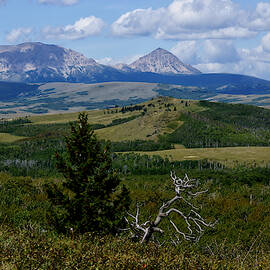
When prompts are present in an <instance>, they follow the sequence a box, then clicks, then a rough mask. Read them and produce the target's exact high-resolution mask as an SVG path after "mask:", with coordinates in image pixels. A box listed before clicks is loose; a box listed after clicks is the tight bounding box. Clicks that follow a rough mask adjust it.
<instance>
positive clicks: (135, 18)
mask: <svg viewBox="0 0 270 270" xmlns="http://www.w3.org/2000/svg"><path fill="white" fill-rule="evenodd" d="M163 14H164V9H157V10H152V8H148V9H136V10H134V11H131V12H128V13H125V14H124V15H122V16H121V17H120V18H119V19H118V20H116V21H115V22H114V23H113V24H112V32H113V34H115V35H119V36H130V35H142V36H144V35H151V33H152V32H155V31H156V28H157V26H158V25H159V23H160V21H161V18H162V17H163Z"/></svg>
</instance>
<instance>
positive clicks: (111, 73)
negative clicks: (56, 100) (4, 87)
mask: <svg viewBox="0 0 270 270" xmlns="http://www.w3.org/2000/svg"><path fill="white" fill-rule="evenodd" d="M143 61H144V64H143V63H142V62H143ZM142 65H144V66H147V68H142ZM138 72H139V73H140V72H143V73H145V72H146V73H147V72H149V73H157V74H174V75H175V74H197V73H200V72H199V71H197V70H196V69H195V68H193V67H191V66H189V65H186V64H184V63H182V62H181V61H180V60H179V59H178V58H177V57H176V56H175V55H173V54H172V53H170V52H168V51H166V50H164V49H161V48H158V49H156V50H154V51H153V52H151V53H150V54H147V55H145V56H144V57H142V58H140V59H138V60H137V61H135V62H134V63H132V64H131V65H125V64H124V65H123V64H122V65H121V64H118V65H116V66H114V67H112V66H106V65H102V64H99V63H97V62H96V61H95V60H94V59H93V58H87V57H85V56H84V55H83V54H81V53H79V52H76V51H74V50H71V49H66V48H64V47H60V46H57V45H54V44H44V43H41V42H26V43H21V44H18V45H4V46H0V80H2V81H17V82H28V83H29V82H30V83H33V82H34V83H36V82H52V81H63V82H64V81H67V82H87V83H91V82H93V83H96V82H105V81H110V80H124V81H125V80H126V79H125V77H130V74H131V73H138ZM131 77H132V76H131Z"/></svg>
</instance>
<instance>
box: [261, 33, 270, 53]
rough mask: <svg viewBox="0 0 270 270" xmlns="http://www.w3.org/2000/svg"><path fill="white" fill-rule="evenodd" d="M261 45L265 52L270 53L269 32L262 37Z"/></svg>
mask: <svg viewBox="0 0 270 270" xmlns="http://www.w3.org/2000/svg"><path fill="white" fill-rule="evenodd" d="M262 47H263V49H264V50H265V51H266V52H269V53H270V32H269V33H268V34H266V35H265V36H264V37H263V38H262Z"/></svg>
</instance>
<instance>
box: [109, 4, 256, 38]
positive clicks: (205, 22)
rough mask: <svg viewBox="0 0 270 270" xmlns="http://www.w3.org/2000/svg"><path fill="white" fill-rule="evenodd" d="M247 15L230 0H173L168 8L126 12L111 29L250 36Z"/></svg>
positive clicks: (136, 32)
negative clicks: (246, 22)
mask: <svg viewBox="0 0 270 270" xmlns="http://www.w3.org/2000/svg"><path fill="white" fill-rule="evenodd" d="M247 15H248V14H247V12H245V11H243V10H240V9H239V8H238V6H237V5H236V4H234V3H233V2H232V1H231V0H174V1H173V2H172V3H171V4H170V5H169V6H168V7H167V8H159V9H156V10H153V9H151V8H149V9H138V10H134V11H131V12H128V13H125V14H123V15H122V16H121V17H120V18H119V19H118V20H116V21H115V22H114V23H113V24H112V32H113V33H114V34H115V35H119V36H129V35H152V36H154V37H155V38H157V39H178V40H179V39H180V40H192V39H207V38H208V39H209V38H211V39H222V38H223V39H224V38H227V39H232V38H247V37H252V36H254V35H256V32H253V31H250V30H249V29H248V28H247V27H245V26H243V25H242V21H247V19H246V18H247Z"/></svg>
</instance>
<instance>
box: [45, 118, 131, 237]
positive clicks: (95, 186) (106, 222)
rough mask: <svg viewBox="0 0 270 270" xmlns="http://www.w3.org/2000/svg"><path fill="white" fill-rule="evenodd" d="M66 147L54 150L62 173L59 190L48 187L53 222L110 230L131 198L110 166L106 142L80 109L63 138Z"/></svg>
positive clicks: (66, 226)
mask: <svg viewBox="0 0 270 270" xmlns="http://www.w3.org/2000/svg"><path fill="white" fill-rule="evenodd" d="M65 142H66V151H65V152H64V153H62V154H59V153H56V160H57V162H56V166H57V168H58V170H59V171H60V172H61V173H62V174H63V175H64V177H65V181H64V182H63V188H62V190H59V189H55V186H54V188H50V189H49V192H48V193H49V196H50V197H51V198H54V205H55V208H54V209H55V211H54V213H55V214H56V215H55V216H56V218H55V221H56V225H57V227H58V229H60V230H62V231H63V230H67V229H70V228H72V229H73V230H76V231H79V232H100V233H113V232H115V231H116V229H117V227H119V226H120V222H121V221H122V218H123V216H124V214H125V212H126V211H127V209H128V207H129V204H130V198H129V192H128V190H127V189H126V188H125V186H123V187H122V188H121V189H120V188H119V184H120V179H119V176H118V175H117V173H116V172H115V171H114V170H113V169H112V158H111V152H110V148H109V146H108V145H105V146H102V144H101V142H99V141H98V139H97V137H96V135H95V134H94V132H93V130H92V129H91V127H90V125H89V124H88V117H87V114H85V113H80V114H79V118H78V121H77V122H75V123H73V124H71V133H70V135H69V137H66V138H65Z"/></svg>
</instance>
